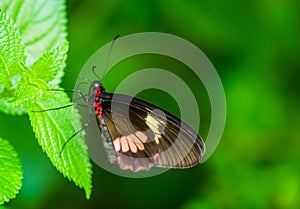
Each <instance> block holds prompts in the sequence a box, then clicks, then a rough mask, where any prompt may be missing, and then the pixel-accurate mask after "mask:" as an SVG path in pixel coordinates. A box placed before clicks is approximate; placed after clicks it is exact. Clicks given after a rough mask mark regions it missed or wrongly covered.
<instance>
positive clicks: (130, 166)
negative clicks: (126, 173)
mask: <svg viewBox="0 0 300 209" xmlns="http://www.w3.org/2000/svg"><path fill="white" fill-rule="evenodd" d="M123 169H124V170H133V167H132V165H125V166H124V168H123Z"/></svg>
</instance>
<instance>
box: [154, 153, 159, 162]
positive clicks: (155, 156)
mask: <svg viewBox="0 0 300 209" xmlns="http://www.w3.org/2000/svg"><path fill="white" fill-rule="evenodd" d="M158 157H159V153H158V152H157V153H155V154H154V155H153V159H154V160H157V158H158Z"/></svg>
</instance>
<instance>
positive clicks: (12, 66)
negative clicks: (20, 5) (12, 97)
mask: <svg viewBox="0 0 300 209" xmlns="http://www.w3.org/2000/svg"><path fill="white" fill-rule="evenodd" d="M25 59H26V58H25V47H24V46H23V45H22V41H21V36H20V34H19V31H18V29H17V27H16V25H15V24H14V23H13V21H12V20H11V19H10V18H9V17H8V16H7V15H6V14H5V13H3V12H2V11H1V10H0V84H1V85H3V87H4V88H11V87H13V83H12V78H13V76H15V75H17V74H21V73H22V71H21V69H20V67H19V63H18V62H19V61H23V62H25V61H26V60H25Z"/></svg>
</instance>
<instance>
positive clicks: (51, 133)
mask: <svg viewBox="0 0 300 209" xmlns="http://www.w3.org/2000/svg"><path fill="white" fill-rule="evenodd" d="M27 90H28V91H29V90H30V89H27ZM33 91H35V92H34V93H35V94H39V92H38V89H37V88H35V87H33V88H31V93H32V92H33ZM68 104H70V101H69V98H68V97H67V95H66V94H65V93H64V92H55V93H53V92H49V91H42V92H41V93H40V96H38V97H34V98H33V100H30V102H28V104H27V109H28V113H29V118H30V121H31V125H32V127H33V130H34V132H35V135H36V138H37V139H38V141H39V144H40V145H41V147H42V148H43V150H44V151H45V152H46V154H47V155H48V157H49V158H50V160H51V162H52V164H53V165H54V166H55V167H56V168H57V169H58V170H59V171H60V172H61V173H62V174H63V175H64V176H66V177H67V178H68V179H70V180H73V181H74V182H75V184H76V185H78V186H79V187H80V188H81V187H83V188H84V189H85V191H86V196H87V198H89V196H90V194H91V173H92V171H91V164H90V162H89V158H88V156H87V154H86V149H87V148H86V146H85V144H84V141H83V140H82V137H79V136H80V135H77V136H75V137H74V138H73V139H72V140H71V141H70V142H69V143H67V145H66V146H65V147H64V149H63V150H62V147H63V145H64V142H66V141H67V140H68V139H69V138H70V137H71V136H72V135H73V134H74V133H75V132H76V130H75V129H74V125H75V126H76V127H80V125H79V124H78V123H79V121H80V117H79V114H78V113H77V111H76V109H74V108H71V107H69V108H64V109H60V110H56V111H44V112H32V110H33V111H37V110H47V109H49V108H52V107H61V106H64V105H68ZM74 123H77V124H74ZM61 151H62V153H61V154H60V152H61Z"/></svg>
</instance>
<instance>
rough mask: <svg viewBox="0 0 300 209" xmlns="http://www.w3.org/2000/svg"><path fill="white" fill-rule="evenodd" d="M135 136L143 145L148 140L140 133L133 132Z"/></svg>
mask: <svg viewBox="0 0 300 209" xmlns="http://www.w3.org/2000/svg"><path fill="white" fill-rule="evenodd" d="M135 135H136V136H137V137H138V138H139V139H140V140H141V141H142V142H143V143H145V142H146V141H147V139H148V137H147V136H146V135H145V134H144V133H143V132H141V131H137V132H135Z"/></svg>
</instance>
